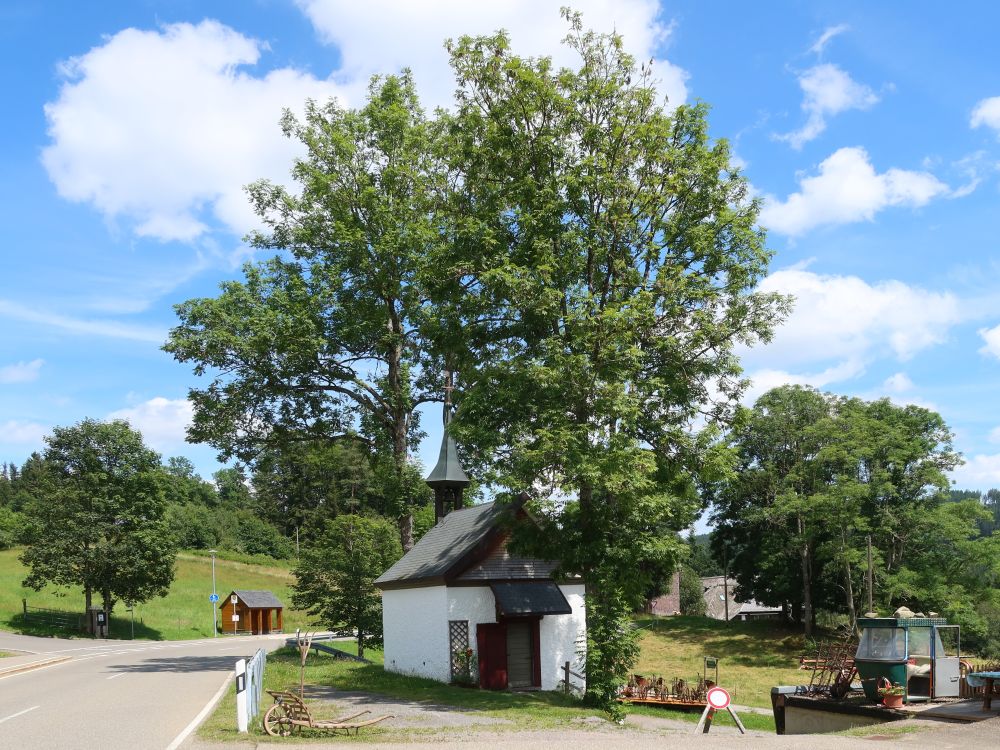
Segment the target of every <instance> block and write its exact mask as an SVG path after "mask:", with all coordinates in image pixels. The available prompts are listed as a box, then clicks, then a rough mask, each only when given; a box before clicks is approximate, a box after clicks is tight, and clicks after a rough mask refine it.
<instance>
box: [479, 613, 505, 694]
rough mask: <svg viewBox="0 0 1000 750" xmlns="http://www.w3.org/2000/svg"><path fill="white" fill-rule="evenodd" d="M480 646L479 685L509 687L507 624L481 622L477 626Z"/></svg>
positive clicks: (494, 687)
mask: <svg viewBox="0 0 1000 750" xmlns="http://www.w3.org/2000/svg"><path fill="white" fill-rule="evenodd" d="M476 645H477V646H478V647H479V687H481V688H485V689H487V690H506V689H507V626H506V625H504V624H503V623H479V624H478V625H477V626H476Z"/></svg>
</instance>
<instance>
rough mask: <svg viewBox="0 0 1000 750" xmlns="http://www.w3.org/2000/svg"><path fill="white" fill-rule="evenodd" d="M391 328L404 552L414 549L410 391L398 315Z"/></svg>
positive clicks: (391, 380)
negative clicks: (408, 479)
mask: <svg viewBox="0 0 1000 750" xmlns="http://www.w3.org/2000/svg"><path fill="white" fill-rule="evenodd" d="M389 330H390V331H392V333H393V334H394V335H395V336H396V337H397V343H396V344H395V345H394V346H393V347H392V348H391V349H390V350H389V353H388V357H386V360H387V364H388V376H387V378H386V381H387V385H388V389H389V403H390V404H391V408H392V414H391V419H392V460H393V463H394V465H395V469H396V490H397V492H398V493H399V497H397V498H396V506H397V508H398V511H399V514H400V515H399V517H398V523H399V543H400V544H401V545H402V547H403V552H404V554H405V553H406V552H409V551H410V550H411V549H413V510H412V508H411V506H410V498H409V497H406V496H405V495H406V490H405V488H404V486H403V485H404V483H403V470H404V468H405V467H406V459H407V450H406V449H407V445H406V424H407V417H408V414H407V411H406V409H405V407H404V403H405V401H406V395H407V394H406V393H404V390H405V389H404V387H403V348H402V346H401V345H400V344H399V343H398V338H399V337H400V336H402V328H401V326H400V323H399V321H398V319H397V318H396V316H395V315H392V316H390V318H389Z"/></svg>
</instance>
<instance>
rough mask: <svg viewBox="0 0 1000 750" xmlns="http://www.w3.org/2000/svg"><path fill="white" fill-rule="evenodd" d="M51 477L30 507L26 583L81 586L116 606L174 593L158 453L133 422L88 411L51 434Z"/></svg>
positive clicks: (47, 466)
mask: <svg viewBox="0 0 1000 750" xmlns="http://www.w3.org/2000/svg"><path fill="white" fill-rule="evenodd" d="M45 441H46V443H47V447H46V449H45V451H44V454H43V466H44V470H45V471H44V482H39V483H38V484H36V486H35V487H34V489H33V492H32V495H33V497H32V500H31V501H30V503H29V505H28V508H27V509H26V515H27V516H28V518H29V519H30V521H31V524H32V529H31V543H30V545H29V546H28V548H27V549H26V550H25V551H24V554H23V555H22V556H21V561H22V562H23V563H24V564H25V565H26V566H27V567H28V576H27V578H26V579H25V581H24V584H25V585H26V586H30V587H32V588H34V589H36V590H38V589H41V588H42V587H43V586H44V585H45V584H48V583H53V584H56V585H61V586H79V587H81V588H82V589H83V591H84V594H85V596H86V602H87V606H88V607H89V606H90V605H91V603H92V598H93V596H94V595H95V594H96V595H97V596H99V597H100V598H101V601H102V603H103V607H104V610H105V611H106V612H108V613H109V614H110V612H111V610H112V608H113V607H114V604H115V602H116V601H120V600H124V601H129V602H142V601H146V600H147V599H149V598H151V597H154V596H162V595H164V594H166V593H167V589H168V588H169V586H170V583H171V581H172V580H173V577H174V558H175V552H176V551H175V549H174V542H173V538H172V535H171V534H170V532H169V530H168V528H167V524H166V522H165V519H164V510H165V501H164V499H163V493H162V477H161V476H160V471H161V469H160V461H159V456H158V455H157V454H156V453H155V452H154V451H151V450H149V449H148V448H147V447H146V446H145V445H144V444H143V441H142V436H141V435H140V434H139V433H138V432H136V431H135V430H133V429H132V428H131V427H129V425H128V423H127V422H124V421H121V420H115V421H112V422H98V421H96V420H92V419H85V420H83V421H82V422H80V423H78V424H76V425H73V426H72V427H56V428H55V429H54V430H53V431H52V434H51V435H49V436H48V437H46V438H45Z"/></svg>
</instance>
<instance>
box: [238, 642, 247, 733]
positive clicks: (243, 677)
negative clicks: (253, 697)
mask: <svg viewBox="0 0 1000 750" xmlns="http://www.w3.org/2000/svg"><path fill="white" fill-rule="evenodd" d="M247 713H248V712H247V660H246V659H240V660H239V661H238V662H236V728H237V729H238V730H239V731H241V732H243V733H244V734H246V732H247V725H248V724H249V720H248V718H247Z"/></svg>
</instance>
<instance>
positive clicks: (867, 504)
mask: <svg viewBox="0 0 1000 750" xmlns="http://www.w3.org/2000/svg"><path fill="white" fill-rule="evenodd" d="M730 441H731V444H732V446H733V449H734V451H735V453H736V455H737V467H736V471H735V472H734V473H733V474H732V475H731V476H730V477H728V479H727V480H726V481H724V482H720V483H718V484H717V485H716V487H715V488H714V490H715V492H714V496H713V500H714V502H715V505H716V521H717V523H718V525H717V527H716V532H715V533H714V535H713V544H714V545H715V547H716V550H717V553H718V552H720V551H721V548H722V545H724V544H725V545H727V547H728V550H729V552H730V559H731V561H732V562H731V570H732V571H733V572H734V573H735V575H736V578H737V580H738V582H739V587H738V590H737V596H738V597H752V598H754V599H756V600H757V601H759V602H761V603H763V604H770V605H775V606H777V605H782V604H789V605H791V608H792V610H793V612H795V613H796V617H795V619H799V617H801V618H802V619H803V620H804V621H805V622H806V626H807V631H808V628H809V625H810V622H811V620H812V619H813V617H812V616H811V615H814V613H815V611H816V609H817V608H823V609H825V610H828V611H831V612H836V613H842V614H845V615H847V616H848V620H853V619H854V618H855V617H856V616H857V613H858V611H859V609H860V607H861V606H862V602H863V585H862V582H863V580H864V574H865V570H866V567H867V563H866V541H867V538H868V537H869V536H870V537H871V539H872V546H873V561H874V578H875V587H874V589H875V604H876V608H879V609H881V610H882V611H892V610H893V609H895V607H896V606H898V605H901V604H906V605H907V606H910V607H911V608H913V609H914V610H915V611H916V610H923V611H930V610H934V611H938V612H941V613H942V614H946V615H947V616H949V617H950V618H952V619H953V620H955V621H956V622H959V623H960V624H963V625H965V627H966V629H967V633H968V635H969V636H970V637H971V638H972V640H973V642H975V641H976V640H977V639H978V640H980V641H981V639H982V638H983V636H984V635H985V625H984V621H983V620H982V618H981V616H980V615H979V614H978V612H979V608H980V607H981V606H982V605H983V604H984V603H987V604H988V603H989V602H991V601H993V600H994V598H995V593H994V592H995V590H996V588H995V587H996V583H997V581H998V570H997V567H996V565H995V564H994V563H993V562H992V561H993V559H994V557H991V554H990V546H989V545H990V543H991V539H990V538H981V537H980V535H979V533H978V528H977V524H978V523H980V522H981V521H982V520H983V519H984V517H987V514H986V513H985V511H984V510H983V507H982V505H981V504H980V503H979V502H978V501H977V500H978V499H977V500H961V501H958V502H944V500H945V498H946V495H945V494H944V491H945V490H946V489H947V488H948V479H947V476H946V474H945V472H947V471H949V470H950V469H952V468H954V466H955V465H956V464H957V463H958V461H959V458H958V455H957V454H956V453H955V452H954V450H953V449H952V445H951V433H950V432H949V431H948V428H947V426H946V425H945V423H944V421H943V420H942V419H941V417H940V416H939V415H938V414H935V413H934V412H931V411H929V410H927V409H924V408H921V407H918V406H912V405H911V406H896V405H894V404H892V403H891V402H890V401H889V400H888V399H881V400H878V401H872V402H865V401H862V400H861V399H856V398H843V397H836V396H833V395H830V394H820V393H818V392H816V391H814V390H812V389H808V388H802V387H799V386H783V387H781V388H776V389H774V390H772V391H770V392H768V393H766V394H764V395H763V396H762V397H761V398H760V399H759V400H758V401H757V403H756V404H755V405H754V408H753V410H752V411H749V412H748V413H747V414H745V415H744V418H743V419H742V421H741V423H740V425H739V426H738V427H737V428H736V429H734V430H733V432H732V433H731V435H730Z"/></svg>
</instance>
